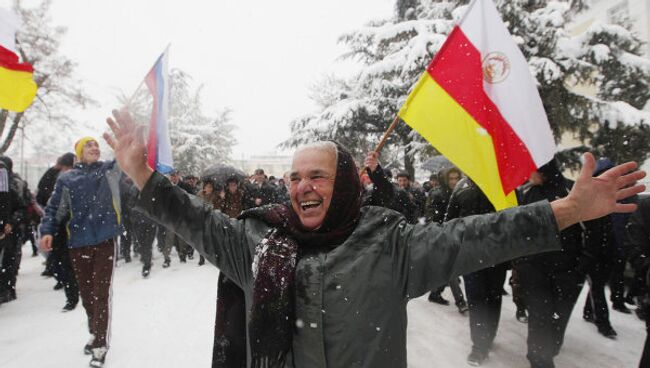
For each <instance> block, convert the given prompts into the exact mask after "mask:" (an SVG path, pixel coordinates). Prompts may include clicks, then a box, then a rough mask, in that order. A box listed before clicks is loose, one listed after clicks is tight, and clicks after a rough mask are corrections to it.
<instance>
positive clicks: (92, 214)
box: [40, 137, 122, 367]
mask: <svg viewBox="0 0 650 368" xmlns="http://www.w3.org/2000/svg"><path fill="white" fill-rule="evenodd" d="M75 152H76V154H77V158H78V159H79V161H80V162H79V163H77V164H76V165H75V166H74V168H73V169H72V170H70V171H68V172H66V173H64V174H62V175H59V178H58V179H57V181H56V185H55V186H54V193H52V197H50V200H49V202H48V204H47V207H46V208H45V216H44V217H43V222H42V224H41V229H40V230H41V248H42V249H43V250H45V251H51V250H52V242H53V235H54V234H55V233H56V232H57V229H58V228H59V226H60V224H61V223H62V222H63V221H68V230H69V235H70V238H69V241H68V246H69V247H70V250H69V251H70V258H71V260H72V267H73V269H74V273H75V276H76V278H77V283H78V285H79V292H80V294H81V301H82V304H83V307H84V309H85V311H86V316H87V317H88V325H89V326H88V329H89V331H90V334H91V339H90V341H89V342H88V343H87V344H86V346H84V352H85V353H86V354H92V358H91V360H90V366H91V367H102V366H103V364H104V359H105V357H106V352H107V351H108V347H109V340H110V336H109V331H110V327H109V325H110V320H111V300H110V295H111V280H112V278H113V269H114V265H115V240H116V237H117V236H118V235H119V233H120V230H121V228H120V194H119V179H120V176H121V175H122V173H121V171H120V169H119V167H118V166H117V163H116V162H115V161H110V162H102V161H99V157H100V149H99V145H98V143H97V141H96V140H95V139H94V138H92V137H84V138H82V139H80V140H79V141H77V143H76V144H75Z"/></svg>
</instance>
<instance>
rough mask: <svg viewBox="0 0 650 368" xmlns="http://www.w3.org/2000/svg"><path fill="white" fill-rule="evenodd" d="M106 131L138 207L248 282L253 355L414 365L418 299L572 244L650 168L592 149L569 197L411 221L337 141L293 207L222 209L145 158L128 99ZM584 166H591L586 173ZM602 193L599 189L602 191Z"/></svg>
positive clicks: (272, 362)
mask: <svg viewBox="0 0 650 368" xmlns="http://www.w3.org/2000/svg"><path fill="white" fill-rule="evenodd" d="M114 117H115V120H113V119H110V118H109V119H107V123H108V124H109V126H110V128H111V130H112V132H113V136H111V135H109V134H108V133H106V134H104V138H105V139H106V141H107V142H108V144H109V145H110V146H111V147H112V148H113V149H114V151H115V155H116V158H117V160H118V162H119V163H120V165H121V167H122V169H123V170H124V171H125V172H126V173H127V174H128V175H129V176H130V177H131V178H133V181H134V182H135V183H136V185H137V186H138V187H139V188H141V193H140V198H139V200H138V204H137V207H138V208H140V210H142V211H143V212H144V213H146V214H148V215H149V216H151V217H152V218H153V219H155V220H156V221H158V222H161V223H163V224H165V225H167V226H170V227H172V228H174V229H175V231H177V233H178V234H179V235H180V236H181V237H183V238H184V239H186V240H187V241H188V243H190V244H191V245H192V246H193V247H195V248H196V250H197V251H198V252H199V253H201V254H202V255H203V256H204V257H205V258H206V260H208V261H209V262H210V263H212V264H214V265H216V266H217V267H219V268H220V270H221V272H223V273H224V274H226V276H228V278H230V279H232V280H233V281H234V282H235V283H236V284H237V285H238V286H239V287H240V288H241V289H242V290H243V291H244V294H245V305H246V311H247V318H246V329H247V336H248V346H247V362H246V365H247V367H252V368H258V367H267V368H272V367H310V368H319V367H328V366H329V367H373V368H382V367H391V368H395V367H406V365H407V363H406V325H407V313H406V305H407V302H408V300H409V299H412V298H417V297H419V296H421V295H423V294H425V293H426V292H427V291H428V290H431V289H432V288H435V287H437V286H439V285H443V284H445V283H447V282H448V281H449V280H450V279H451V278H452V277H456V276H458V275H462V274H467V273H469V272H474V271H477V270H479V269H481V268H484V267H489V266H490V265H494V264H498V263H502V262H504V261H507V260H509V259H513V258H517V257H521V256H524V255H529V254H535V253H539V252H545V251H553V250H559V249H560V247H561V244H560V242H559V239H558V232H559V231H560V230H562V229H564V228H566V227H569V226H570V225H572V224H574V223H576V222H578V221H582V220H588V219H592V218H598V217H602V216H604V215H605V214H607V213H610V212H612V211H615V210H618V211H633V210H634V209H635V206H634V205H620V204H617V203H616V199H617V198H620V197H626V196H629V195H632V194H635V193H638V192H639V191H642V190H643V189H644V186H642V185H634V186H632V187H629V188H626V189H621V188H622V187H623V186H625V185H628V184H632V183H634V182H635V181H636V180H639V179H641V178H642V177H643V176H644V175H645V173H644V172H643V171H639V172H634V173H630V174H627V175H623V173H628V172H629V171H630V170H632V169H635V168H636V164H635V163H628V164H625V165H621V166H619V167H617V168H615V169H612V170H610V171H608V172H606V173H605V174H603V175H602V176H600V177H599V178H598V180H595V179H592V178H591V172H592V170H593V165H594V162H593V156H591V155H587V156H586V159H587V162H586V165H585V170H586V171H587V172H588V174H585V173H584V172H583V173H582V175H581V177H580V179H579V181H578V184H577V185H576V189H575V190H573V191H572V192H571V195H569V196H568V197H567V198H563V199H560V200H557V201H554V202H552V203H549V202H546V201H544V202H540V203H535V204H532V205H529V206H525V207H519V208H512V209H508V210H505V211H501V212H499V213H496V214H488V215H481V216H472V217H469V218H464V219H456V220H452V221H449V222H447V223H445V224H444V225H442V226H441V225H438V224H407V223H406V220H405V219H404V216H402V215H401V214H399V213H397V212H395V211H392V210H390V209H387V208H383V207H374V206H366V207H363V208H362V207H361V184H360V182H359V175H358V169H357V168H356V165H355V164H354V160H353V158H352V156H351V155H350V153H349V152H347V151H346V150H345V149H343V148H342V147H341V146H339V145H337V144H336V143H333V142H316V143H312V144H309V145H306V146H303V147H301V148H299V149H298V150H297V151H296V152H295V154H294V156H293V162H292V168H291V175H290V180H291V189H290V197H291V203H290V205H282V204H277V205H272V206H266V207H258V208H255V209H251V210H249V211H245V212H244V213H242V214H241V215H240V216H239V218H238V219H230V218H228V217H227V216H225V215H223V214H221V213H219V212H216V211H213V210H212V209H211V208H210V207H209V206H207V205H205V204H204V203H203V201H202V200H201V199H199V198H197V197H193V196H190V195H188V194H187V193H185V192H183V191H182V190H181V189H179V188H177V187H175V186H173V185H171V183H170V182H169V180H167V179H166V178H165V177H164V176H163V175H161V174H160V173H157V172H154V171H153V170H151V169H150V168H149V167H148V166H147V163H146V158H145V152H146V145H145V142H144V134H142V133H143V131H144V127H138V128H136V126H135V123H134V122H133V120H132V119H131V118H130V116H129V115H128V113H127V112H126V111H122V112H118V111H114ZM585 170H583V171H585ZM594 198H598V200H594Z"/></svg>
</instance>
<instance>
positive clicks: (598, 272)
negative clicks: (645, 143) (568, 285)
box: [582, 158, 616, 339]
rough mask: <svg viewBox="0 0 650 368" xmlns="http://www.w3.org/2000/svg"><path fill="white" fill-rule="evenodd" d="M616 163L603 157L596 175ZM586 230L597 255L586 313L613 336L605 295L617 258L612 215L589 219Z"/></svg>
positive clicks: (589, 270)
mask: <svg viewBox="0 0 650 368" xmlns="http://www.w3.org/2000/svg"><path fill="white" fill-rule="evenodd" d="M612 167H614V164H613V163H612V162H611V161H610V160H608V159H606V158H601V159H599V160H598V162H597V163H596V170H595V171H594V175H593V176H598V175H600V174H602V173H603V172H605V171H606V170H608V169H610V168H612ZM585 230H586V231H585V248H586V250H588V251H589V253H590V255H591V256H593V261H592V262H589V264H588V267H587V269H586V271H587V276H588V277H587V280H588V281H589V294H588V296H587V300H586V301H585V306H584V308H583V314H582V316H583V318H584V319H585V320H586V321H588V322H594V323H595V324H596V326H597V327H598V332H599V333H600V334H601V335H603V336H605V337H607V338H611V339H613V338H615V337H616V331H615V330H614V328H612V325H611V323H610V321H609V308H608V306H607V298H606V297H605V284H607V281H608V280H609V279H610V277H611V274H612V269H613V268H614V260H615V258H616V257H615V253H616V252H615V249H614V227H613V224H612V216H611V215H608V216H604V217H601V218H598V219H594V220H591V221H587V222H585Z"/></svg>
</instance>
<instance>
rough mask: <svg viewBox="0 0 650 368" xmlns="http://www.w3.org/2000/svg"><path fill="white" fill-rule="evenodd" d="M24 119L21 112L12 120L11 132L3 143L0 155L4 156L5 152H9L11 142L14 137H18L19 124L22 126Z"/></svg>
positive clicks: (0, 147)
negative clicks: (21, 121) (21, 120)
mask: <svg viewBox="0 0 650 368" xmlns="http://www.w3.org/2000/svg"><path fill="white" fill-rule="evenodd" d="M22 117H23V113H22V112H19V113H17V114H16V115H15V116H14V118H13V119H12V121H11V127H10V128H9V132H8V133H7V137H6V138H5V140H4V142H2V146H0V154H2V155H3V154H4V153H5V152H7V150H8V149H9V147H10V146H11V142H12V141H13V140H14V137H15V136H16V131H17V130H18V124H20V119H22Z"/></svg>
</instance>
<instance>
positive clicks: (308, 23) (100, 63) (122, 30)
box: [0, 0, 394, 159]
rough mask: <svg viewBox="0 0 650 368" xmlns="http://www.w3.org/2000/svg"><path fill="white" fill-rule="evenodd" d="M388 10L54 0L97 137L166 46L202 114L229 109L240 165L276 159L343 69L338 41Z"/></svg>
mask: <svg viewBox="0 0 650 368" xmlns="http://www.w3.org/2000/svg"><path fill="white" fill-rule="evenodd" d="M24 2H25V3H26V4H31V3H33V1H30V0H27V1H24ZM10 4H11V1H10V0H0V6H5V7H8V6H9V5H10ZM393 6H394V0H353V1H351V0H347V1H346V0H326V1H322V0H321V1H309V0H284V1H268V0H267V1H263V0H248V1H198V0H184V1H178V0H176V1H173V0H157V1H144V0H111V1H96V0H54V4H53V9H52V15H53V21H54V23H55V24H57V25H63V26H66V27H67V28H68V33H67V35H66V37H65V40H64V44H63V46H62V51H63V53H64V54H65V55H67V56H68V57H70V58H71V59H72V60H74V61H75V62H77V63H78V69H77V70H78V75H79V76H80V77H81V78H82V79H83V80H84V82H85V85H86V86H87V90H88V91H89V92H90V94H91V95H92V97H94V98H95V99H97V100H98V101H100V103H101V107H98V108H92V109H91V110H88V111H86V112H83V113H82V114H80V117H79V118H80V119H82V120H85V121H87V122H92V124H93V127H94V126H96V127H97V128H96V129H97V130H98V131H103V130H104V118H105V117H106V116H107V114H108V113H109V112H110V110H111V109H112V108H113V107H115V104H116V100H115V98H114V96H115V95H116V94H117V93H118V92H119V91H124V92H125V93H127V94H130V93H131V92H132V91H133V90H135V88H136V87H137V86H138V85H139V83H140V82H141V80H142V79H143V77H144V75H145V74H146V73H147V71H148V70H149V69H150V67H151V66H152V64H153V63H154V62H155V60H156V58H157V57H158V55H159V54H160V53H161V52H162V51H163V49H164V48H165V46H166V45H167V44H168V43H171V48H170V67H172V68H180V69H183V70H184V71H186V72H188V73H189V74H190V75H192V76H193V77H194V79H195V81H197V82H198V83H202V84H204V103H205V107H206V112H208V113H211V112H213V111H215V110H217V109H222V108H224V107H229V108H231V109H232V110H233V114H232V123H233V124H234V125H235V126H236V127H237V128H236V130H235V137H236V139H237V141H238V144H237V146H236V147H235V149H234V152H233V158H235V159H239V158H241V157H242V155H245V156H250V155H251V154H265V153H269V152H272V151H274V149H275V146H276V145H277V144H278V143H280V142H281V141H283V140H284V139H286V138H287V137H288V135H289V132H290V131H289V125H288V123H289V122H290V121H291V120H292V119H293V118H295V117H298V116H300V115H303V114H305V113H309V112H311V111H313V110H314V105H313V104H312V102H311V101H310V100H309V99H308V97H307V95H308V92H309V86H310V84H313V83H314V82H315V81H317V80H319V79H320V77H321V76H322V75H324V74H325V73H330V72H333V71H341V70H345V68H343V67H341V66H340V65H339V66H337V61H336V59H337V58H338V57H339V56H340V55H341V53H342V52H343V51H344V50H345V48H344V47H342V46H341V45H338V44H337V38H338V37H339V36H340V35H341V34H342V33H344V32H347V31H350V30H354V29H356V28H359V27H361V26H363V25H364V24H366V23H367V22H368V21H369V20H372V19H380V18H385V17H389V16H390V15H391V14H392V11H393ZM87 133H90V134H96V135H98V133H97V132H92V131H88V132H87Z"/></svg>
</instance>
